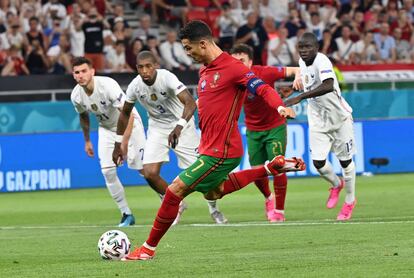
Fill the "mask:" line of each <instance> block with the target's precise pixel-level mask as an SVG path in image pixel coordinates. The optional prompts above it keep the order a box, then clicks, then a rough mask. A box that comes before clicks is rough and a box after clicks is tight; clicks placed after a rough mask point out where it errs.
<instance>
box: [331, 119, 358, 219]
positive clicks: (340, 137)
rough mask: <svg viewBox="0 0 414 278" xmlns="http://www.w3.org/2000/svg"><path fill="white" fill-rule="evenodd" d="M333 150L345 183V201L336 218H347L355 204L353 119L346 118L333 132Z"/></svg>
mask: <svg viewBox="0 0 414 278" xmlns="http://www.w3.org/2000/svg"><path fill="white" fill-rule="evenodd" d="M335 139H336V140H335V142H334V144H333V151H334V152H335V154H336V156H337V157H338V159H339V162H340V164H341V167H342V176H343V180H344V183H345V192H346V195H345V203H344V204H343V206H342V209H341V211H340V212H339V214H338V217H337V219H338V220H348V219H350V218H351V216H352V211H353V209H354V207H355V204H356V199H355V178H356V170H355V163H354V161H353V160H352V157H353V155H354V154H355V150H356V147H355V139H354V131H353V121H352V120H351V119H348V120H347V121H346V122H345V123H344V124H343V126H342V127H341V128H340V129H339V130H338V131H337V132H336V134H335Z"/></svg>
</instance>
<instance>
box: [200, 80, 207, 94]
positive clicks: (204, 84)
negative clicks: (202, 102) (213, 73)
mask: <svg viewBox="0 0 414 278" xmlns="http://www.w3.org/2000/svg"><path fill="white" fill-rule="evenodd" d="M206 83H207V82H206V80H205V79H204V80H203V82H201V91H204V89H205V88H206Z"/></svg>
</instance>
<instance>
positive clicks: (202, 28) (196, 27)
mask: <svg viewBox="0 0 414 278" xmlns="http://www.w3.org/2000/svg"><path fill="white" fill-rule="evenodd" d="M179 37H180V40H183V39H188V40H189V41H191V42H195V41H199V40H201V39H207V40H209V41H212V40H213V35H212V32H211V29H210V27H208V25H207V24H206V23H205V22H204V21H201V20H193V21H190V22H188V23H187V24H186V25H185V26H184V27H183V28H182V29H181V30H180V33H179Z"/></svg>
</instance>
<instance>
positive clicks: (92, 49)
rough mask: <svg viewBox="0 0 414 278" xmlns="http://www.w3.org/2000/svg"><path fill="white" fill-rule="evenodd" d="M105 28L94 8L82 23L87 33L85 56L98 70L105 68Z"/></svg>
mask: <svg viewBox="0 0 414 278" xmlns="http://www.w3.org/2000/svg"><path fill="white" fill-rule="evenodd" d="M103 29H104V24H103V22H102V17H101V16H100V15H99V14H98V11H97V10H96V9H95V8H92V9H91V10H90V11H89V14H88V17H87V18H86V19H85V22H84V23H83V24H82V30H83V32H84V34H85V58H87V59H89V60H90V61H91V62H92V64H93V66H94V68H95V69H96V71H97V72H99V71H101V70H103V69H104V65H105V62H104V54H103V47H104V41H103Z"/></svg>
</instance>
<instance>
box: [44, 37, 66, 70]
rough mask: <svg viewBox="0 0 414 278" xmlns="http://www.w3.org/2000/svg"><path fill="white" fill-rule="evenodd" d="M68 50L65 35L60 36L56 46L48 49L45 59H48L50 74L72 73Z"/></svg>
mask: <svg viewBox="0 0 414 278" xmlns="http://www.w3.org/2000/svg"><path fill="white" fill-rule="evenodd" d="M69 48H70V44H69V39H68V36H67V35H66V34H62V35H61V36H60V39H59V44H58V45H55V46H52V47H51V48H49V50H48V51H47V57H48V59H49V65H50V73H52V74H65V73H71V72H72V64H71V56H70V52H69Z"/></svg>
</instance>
